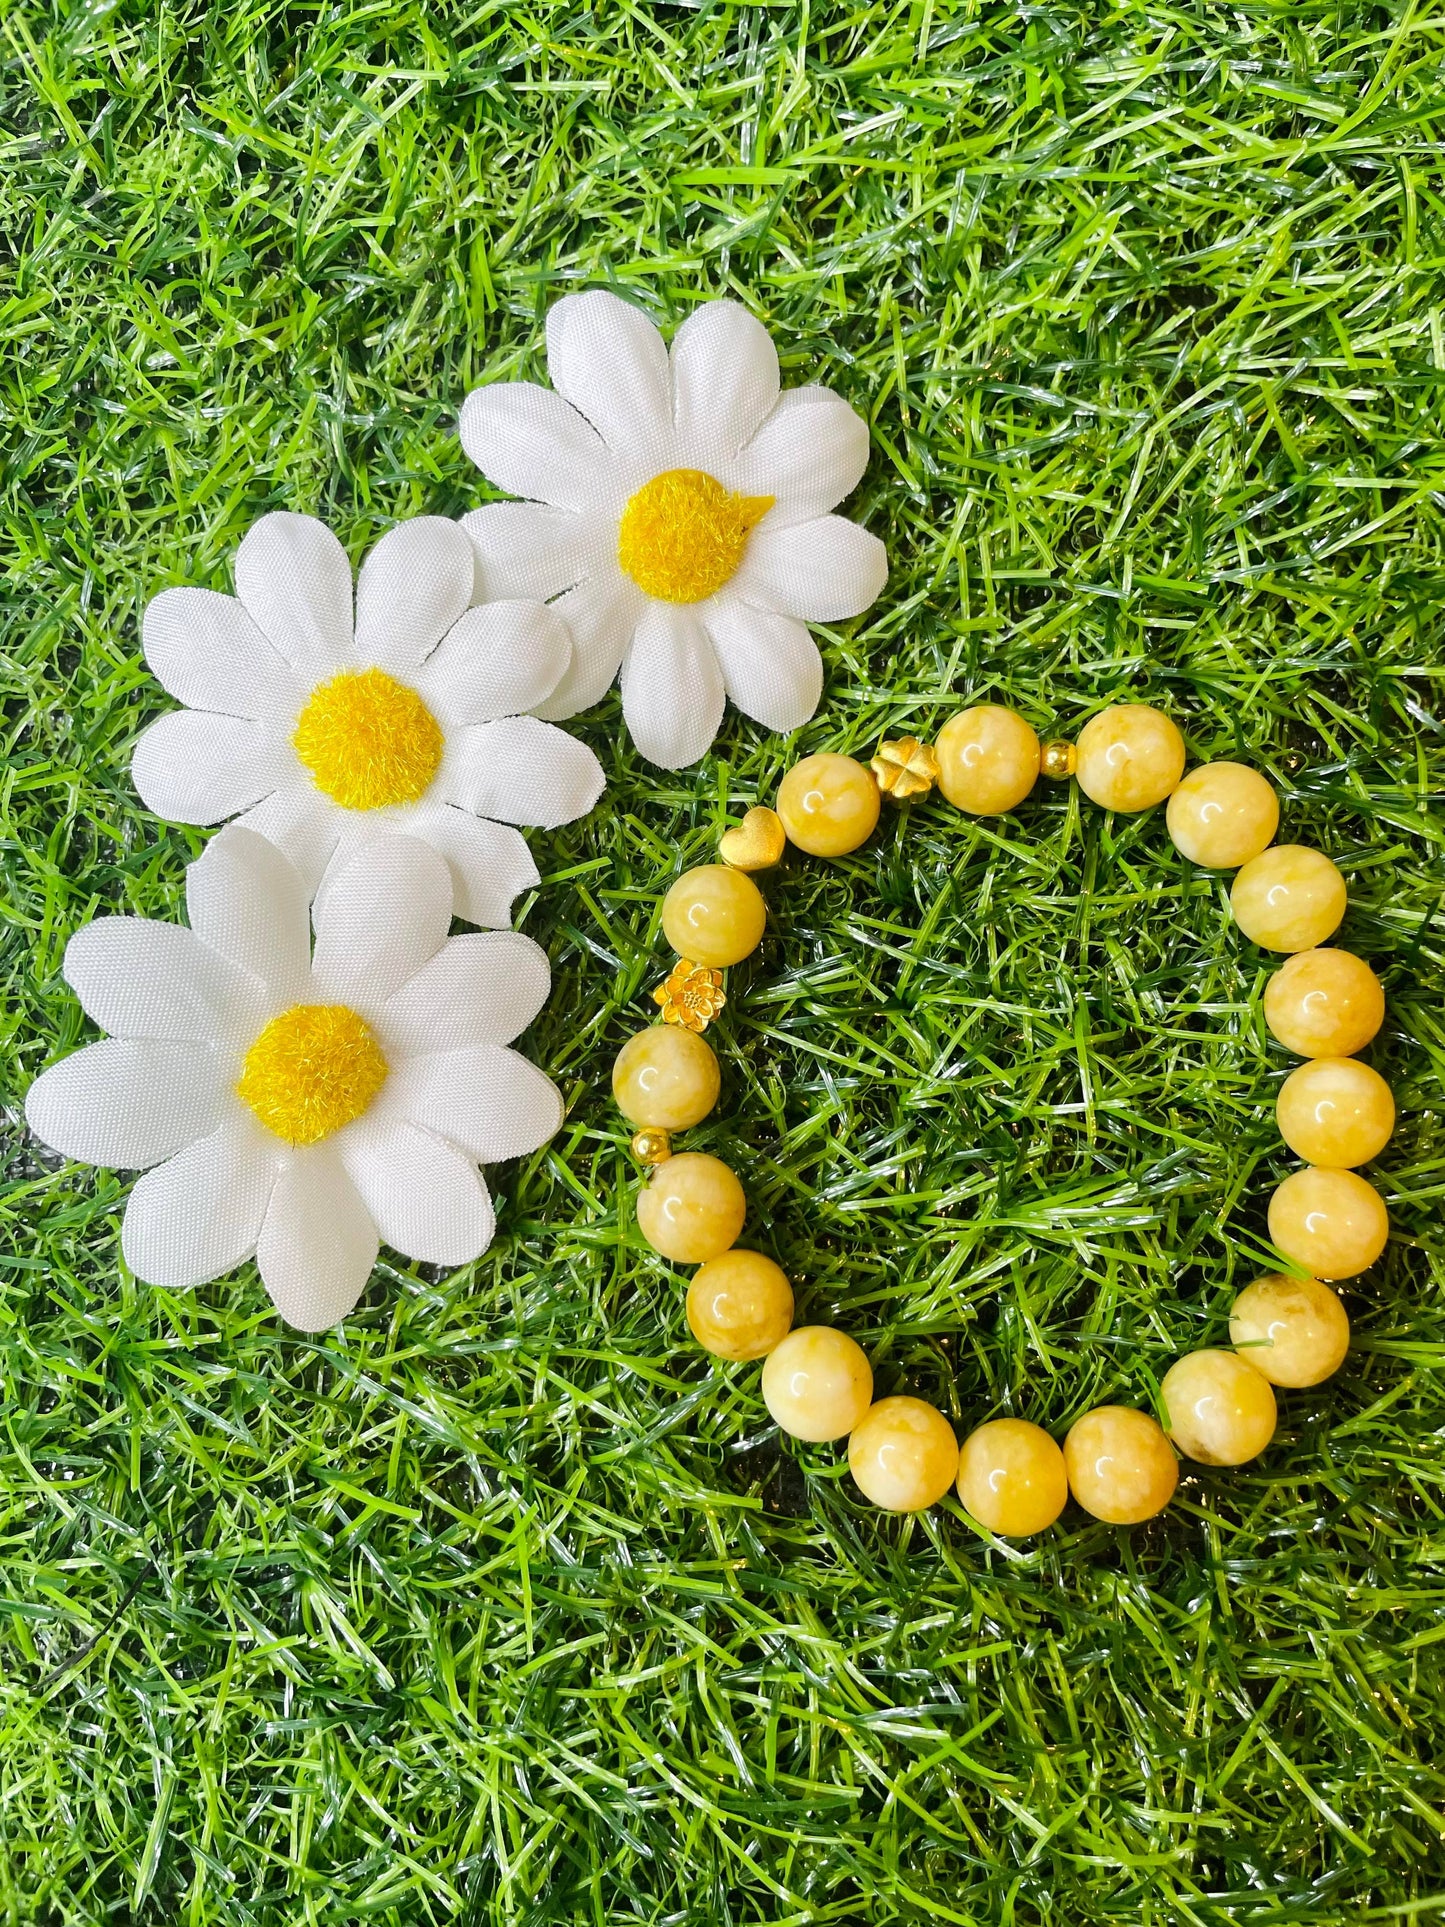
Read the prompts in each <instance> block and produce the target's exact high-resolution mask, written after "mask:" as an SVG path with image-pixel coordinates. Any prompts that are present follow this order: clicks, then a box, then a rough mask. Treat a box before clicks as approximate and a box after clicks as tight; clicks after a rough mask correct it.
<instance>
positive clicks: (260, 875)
mask: <svg viewBox="0 0 1445 1927" xmlns="http://www.w3.org/2000/svg"><path fill="white" fill-rule="evenodd" d="M186 913H187V915H188V916H189V917H190V920H191V928H192V930H194V931H195V933H196V935H197V936H198V937H199V938H200V939H201V941H202V943H204V944H205V945H207V947H208V948H209V949H211V950H215V951H219V952H220V954H221V956H223V957H229V958H230V960H231V962H232V963H234V964H239V965H240V967H241V969H242V970H246V971H249V972H250V974H251V975H252V976H253V977H257V978H259V979H260V981H261V982H262V983H263V984H264V985H265V986H266V989H267V991H268V992H269V993H270V995H269V1002H270V1003H271V1004H272V1005H273V1006H275V1007H276V1008H278V1009H284V1008H285V1007H286V1006H287V1005H289V1004H297V1003H301V1002H303V1001H304V1000H305V998H306V996H307V995H308V993H309V986H310V982H311V897H310V892H309V891H308V890H307V887H306V880H305V878H304V877H303V876H302V875H301V873H300V871H299V870H298V869H297V868H296V866H295V864H293V863H289V862H288V861H287V860H286V858H285V857H284V856H283V855H282V853H281V851H280V850H278V849H277V848H276V846H275V844H274V843H268V842H267V841H266V839H265V838H264V837H261V836H257V835H256V834H255V833H254V831H251V830H246V829H242V827H241V826H240V825H239V824H238V823H232V824H229V825H228V826H227V827H226V828H225V829H224V830H222V831H221V833H220V835H219V836H215V837H212V839H211V841H210V842H209V843H208V844H207V845H206V847H205V850H204V851H203V852H202V854H201V857H200V860H199V862H196V863H193V864H192V865H191V867H190V868H189V869H188V870H187V871H186Z"/></svg>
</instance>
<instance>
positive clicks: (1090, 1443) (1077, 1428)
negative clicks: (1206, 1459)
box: [1064, 1405, 1179, 1526]
mask: <svg viewBox="0 0 1445 1927" xmlns="http://www.w3.org/2000/svg"><path fill="white" fill-rule="evenodd" d="M1064 1469H1065V1471H1066V1472H1067V1473H1068V1475H1069V1490H1070V1491H1071V1492H1072V1493H1073V1495H1074V1497H1075V1498H1076V1499H1077V1500H1078V1502H1079V1504H1080V1505H1081V1506H1082V1507H1083V1508H1084V1510H1085V1512H1092V1513H1093V1515H1094V1517H1095V1518H1096V1519H1102V1520H1103V1521H1104V1523H1105V1524H1106V1525H1111V1526H1134V1525H1138V1524H1139V1522H1140V1520H1141V1519H1152V1518H1153V1517H1154V1515H1155V1513H1156V1512H1162V1511H1163V1510H1164V1508H1165V1506H1166V1505H1168V1503H1169V1501H1170V1500H1171V1499H1172V1498H1173V1497H1174V1488H1175V1486H1176V1485H1177V1484H1178V1483H1179V1461H1178V1460H1177V1459H1176V1458H1175V1456H1174V1448H1173V1446H1171V1445H1170V1443H1169V1441H1168V1439H1167V1438H1165V1436H1164V1428H1163V1427H1162V1426H1161V1425H1160V1424H1159V1423H1158V1421H1157V1420H1156V1419H1152V1418H1150V1416H1149V1414H1148V1413H1147V1412H1135V1411H1131V1410H1130V1409H1129V1408H1128V1407H1127V1406H1124V1405H1098V1406H1096V1407H1095V1408H1094V1410H1093V1411H1092V1412H1085V1414H1084V1416H1083V1417H1082V1418H1081V1419H1078V1420H1076V1421H1075V1423H1074V1424H1073V1425H1072V1426H1071V1427H1070V1429H1069V1435H1068V1437H1067V1438H1066V1439H1065V1440H1064Z"/></svg>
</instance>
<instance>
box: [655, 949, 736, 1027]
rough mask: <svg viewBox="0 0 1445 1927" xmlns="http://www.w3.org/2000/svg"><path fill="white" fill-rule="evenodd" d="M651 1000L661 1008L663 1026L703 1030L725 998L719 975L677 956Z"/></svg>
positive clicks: (720, 974) (705, 965) (720, 1007)
mask: <svg viewBox="0 0 1445 1927" xmlns="http://www.w3.org/2000/svg"><path fill="white" fill-rule="evenodd" d="M652 1001H653V1002H654V1003H655V1004H661V1005H662V1021H663V1023H664V1024H680V1025H681V1026H682V1028H683V1029H684V1030H698V1031H701V1030H706V1029H707V1027H708V1025H709V1024H710V1023H711V1022H712V1020H713V1018H714V1017H716V1016H717V1014H718V1012H719V1011H720V1010H721V1009H722V1007H723V1005H724V1004H725V1003H726V1002H727V997H726V995H725V994H724V992H723V987H722V972H721V971H720V970H712V969H710V968H709V967H708V965H707V964H699V963H693V962H692V960H691V958H689V957H679V958H678V960H677V962H676V963H675V964H674V965H673V967H672V972H671V974H670V975H669V977H668V978H667V980H666V982H665V983H660V984H659V985H658V986H657V988H656V990H654V991H653V993H652Z"/></svg>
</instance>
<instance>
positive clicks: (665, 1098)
mask: <svg viewBox="0 0 1445 1927" xmlns="http://www.w3.org/2000/svg"><path fill="white" fill-rule="evenodd" d="M721 1088H722V1073H721V1072H720V1071H719V1069H718V1062H717V1058H716V1057H715V1056H714V1054H713V1048H712V1045H711V1044H709V1043H708V1042H707V1041H706V1039H705V1038H702V1037H699V1036H698V1035H697V1034H696V1033H695V1032H694V1031H690V1030H682V1029H680V1028H679V1027H678V1026H676V1025H674V1024H654V1025H653V1026H652V1027H651V1029H649V1030H640V1031H638V1033H637V1035H636V1036H635V1037H629V1038H628V1040H627V1042H626V1043H625V1044H624V1045H623V1046H622V1049H621V1050H620V1051H618V1053H617V1057H616V1061H615V1062H614V1063H613V1066H612V1095H613V1098H614V1099H615V1101H616V1104H617V1108H618V1110H619V1111H621V1113H622V1115H623V1116H624V1117H625V1118H627V1119H628V1120H629V1121H630V1122H631V1123H633V1124H640V1125H641V1126H642V1127H643V1128H644V1129H645V1130H658V1131H686V1130H690V1129H691V1128H692V1126H693V1125H694V1124H701V1123H702V1121H703V1119H704V1118H705V1117H706V1116H707V1114H708V1112H709V1111H710V1110H711V1109H712V1107H713V1106H714V1104H716V1103H717V1097H718V1092H719V1090H720V1089H721Z"/></svg>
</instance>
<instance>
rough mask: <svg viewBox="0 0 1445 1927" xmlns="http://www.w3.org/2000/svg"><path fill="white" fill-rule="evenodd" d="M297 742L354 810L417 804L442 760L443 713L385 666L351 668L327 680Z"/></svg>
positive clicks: (325, 784) (329, 789) (330, 789)
mask: <svg viewBox="0 0 1445 1927" xmlns="http://www.w3.org/2000/svg"><path fill="white" fill-rule="evenodd" d="M291 740H292V742H293V743H294V744H295V746H296V754H297V755H298V756H299V757H300V758H301V761H302V762H303V763H304V764H305V766H306V768H307V769H309V770H310V772H311V776H312V780H313V781H314V782H315V784H316V787H317V789H319V790H321V791H323V792H324V794H325V795H327V796H329V797H330V798H331V799H332V801H333V802H335V803H339V804H340V805H341V807H342V808H343V809H347V810H377V809H380V808H381V807H382V805H383V804H386V803H414V802H416V800H417V798H418V797H419V796H423V795H425V793H426V791H427V789H428V787H429V786H430V783H431V780H432V778H433V777H434V776H435V775H436V773H437V765H438V764H439V763H440V762H441V760H442V747H443V738H442V733H441V729H440V727H439V726H438V723H437V720H436V718H435V716H433V715H432V713H431V711H430V710H429V709H428V708H427V706H426V704H425V703H424V702H423V701H422V699H421V697H420V696H418V695H417V693H416V691H415V690H414V689H408V688H407V686H406V684H405V683H400V682H398V681H397V680H396V678H395V677H394V676H388V675H387V673H386V671H385V670H384V669H362V670H359V671H358V670H350V669H348V670H346V671H344V672H343V673H342V674H341V675H339V676H333V677H332V678H331V680H330V681H329V682H324V683H320V684H319V685H318V686H317V687H316V688H315V689H313V690H312V692H311V700H310V701H309V702H308V703H307V705H306V707H305V708H304V709H303V710H302V712H301V717H300V720H299V721H298V722H297V724H296V733H295V735H294V736H293V737H292V738H291Z"/></svg>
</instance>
